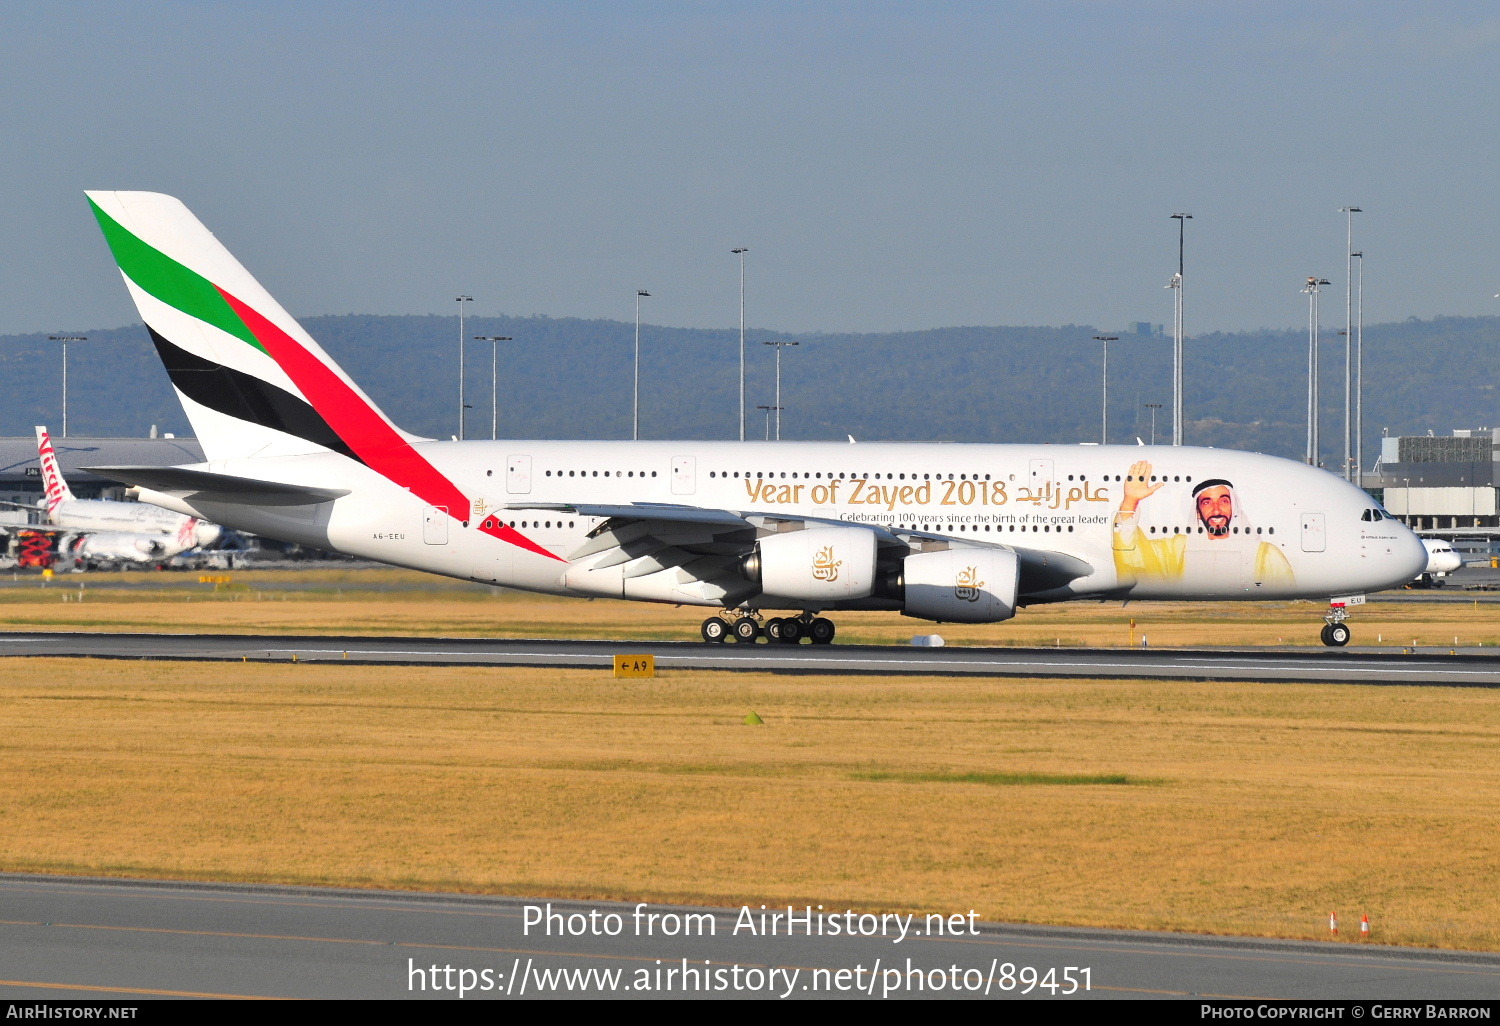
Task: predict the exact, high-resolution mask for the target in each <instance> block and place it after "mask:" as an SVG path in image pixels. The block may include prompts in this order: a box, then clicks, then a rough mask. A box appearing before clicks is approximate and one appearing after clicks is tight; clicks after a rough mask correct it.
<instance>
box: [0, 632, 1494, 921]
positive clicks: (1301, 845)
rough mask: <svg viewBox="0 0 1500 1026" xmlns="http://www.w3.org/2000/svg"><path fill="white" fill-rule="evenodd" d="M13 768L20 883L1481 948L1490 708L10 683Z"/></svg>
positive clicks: (8, 847)
mask: <svg viewBox="0 0 1500 1026" xmlns="http://www.w3.org/2000/svg"><path fill="white" fill-rule="evenodd" d="M752 709H753V710H755V711H757V712H759V713H760V715H761V716H762V717H764V719H765V721H766V723H765V725H764V726H760V727H750V726H745V725H743V724H742V722H741V721H742V719H743V718H744V716H745V715H746V713H747V712H749V711H750V710H752ZM0 747H3V753H0V790H3V793H4V794H5V796H6V797H5V801H4V802H3V803H0V867H3V868H4V869H7V870H18V871H40V872H62V873H104V874H126V875H141V876H167V877H181V878H194V879H202V878H212V879H231V880H278V881H286V882H294V883H353V884H359V885H369V886H396V887H416V888H434V889H462V890H468V891H492V892H504V893H512V894H527V895H553V896H572V897H586V898H630V899H642V900H653V901H690V902H703V903H710V904H729V905H733V904H738V903H741V902H749V903H756V904H758V903H760V902H765V903H767V904H772V905H774V904H785V903H788V902H790V903H795V904H799V905H800V904H803V903H807V902H812V903H818V902H821V903H823V904H825V905H828V906H830V907H835V908H843V907H847V906H853V907H860V908H872V909H907V910H926V911H945V912H946V911H966V910H967V909H969V908H971V907H972V908H975V909H977V910H978V911H979V912H980V913H981V914H982V915H983V916H984V917H985V918H989V919H1001V920H1023V921H1034V922H1051V923H1073V924H1089V925H1101V926H1123V927H1149V928H1165V929H1177V930H1195V931H1208V932H1224V933H1243V934H1256V935H1269V936H1282V937H1317V936H1323V935H1324V934H1325V923H1326V918H1327V915H1328V912H1329V911H1330V910H1333V909H1337V910H1338V911H1339V913H1340V914H1341V915H1343V916H1344V917H1346V920H1355V919H1357V918H1358V915H1359V913H1361V912H1368V913H1369V914H1370V916H1371V919H1372V920H1373V922H1374V924H1375V931H1376V937H1377V939H1379V940H1383V941H1389V942H1400V943H1412V944H1434V945H1444V946H1457V947H1470V948H1488V949H1494V948H1496V947H1500V851H1497V848H1500V830H1497V826H1500V823H1497V818H1500V759H1497V758H1496V756H1497V754H1500V693H1496V692H1493V691H1489V690H1460V689H1443V688H1430V689H1420V688H1395V687H1392V688H1365V687H1349V686H1321V685H1311V684H1308V685H1274V686H1265V685H1232V684H1212V685H1206V684H1201V683H1163V682H1111V683H1101V682H1089V681H1066V682H1039V681H995V680H972V679H944V678H900V679H878V680H868V679H866V680H857V679H848V678H835V677H786V676H773V675H757V674H710V673H694V672H674V673H671V674H668V675H666V676H663V677H661V678H658V679H655V680H648V681H616V680H614V679H613V678H612V677H610V676H609V675H608V674H607V673H605V672H600V671H583V670H547V671H541V670H532V669H512V670H492V669H473V668H426V669H422V668H383V667H340V666H317V665H304V666H298V667H295V668H293V667H288V666H275V667H273V666H260V665H254V664H251V665H238V664H211V665H210V664H205V665H196V664H177V663H173V664H152V663H114V662H88V661H77V662H75V661H65V660H13V661H8V662H5V663H0ZM1027 775H1042V779H1047V778H1048V777H1049V776H1050V777H1062V778H1067V777H1069V776H1072V775H1083V776H1093V775H1107V776H1123V777H1124V779H1125V783H1113V784H1101V783H1085V784H1064V783H1017V782H1014V781H1017V780H1023V781H1024V780H1026V779H1036V778H1035V777H1028V776H1027Z"/></svg>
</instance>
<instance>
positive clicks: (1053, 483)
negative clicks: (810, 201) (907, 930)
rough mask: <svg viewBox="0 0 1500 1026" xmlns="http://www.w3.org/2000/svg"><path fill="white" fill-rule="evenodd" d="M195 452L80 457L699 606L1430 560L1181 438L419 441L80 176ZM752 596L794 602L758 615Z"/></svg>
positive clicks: (389, 546) (1334, 571)
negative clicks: (1145, 443) (1069, 441)
mask: <svg viewBox="0 0 1500 1026" xmlns="http://www.w3.org/2000/svg"><path fill="white" fill-rule="evenodd" d="M88 196H89V199H90V201H91V203H92V204H93V207H94V213H95V216H96V217H97V218H98V221H99V224H100V226H101V227H102V229H103V231H104V236H105V239H106V240H107V241H108V243H109V246H110V249H111V250H112V251H113V252H114V256H115V259H116V261H117V262H118V263H119V265H120V270H121V272H122V273H123V275H124V278H125V286H126V288H127V289H129V291H130V294H131V297H132V298H133V299H134V300H135V303H136V306H137V307H138V308H139V310H140V313H141V317H142V319H143V320H144V321H145V323H146V326H147V329H148V330H149V331H150V333H151V337H152V339H153V340H154V341H155V343H156V348H157V352H158V353H159V354H160V356H161V359H162V362H163V363H164V364H165V365H166V368H167V373H168V374H169V375H170V377H171V379H172V383H173V385H174V386H175V387H176V389H177V393H178V396H179V398H180V399H181V401H182V405H183V408H184V410H186V412H187V415H188V418H189V419H190V420H191V422H192V424H193V428H194V430H195V431H196V432H197V435H198V440H199V442H200V444H201V445H202V446H203V450H204V453H205V455H206V456H207V457H208V460H207V462H206V463H202V464H196V465H192V466H184V467H167V468H161V467H97V468H91V469H92V470H93V471H94V472H95V473H98V474H101V475H103V476H106V477H110V478H112V479H114V480H118V481H122V482H124V483H126V484H130V485H133V486H135V487H137V488H138V489H139V490H140V495H141V498H142V499H143V500H144V501H148V502H152V503H155V504H157V505H159V506H164V507H166V508H168V509H173V510H178V511H180V512H182V513H183V514H185V515H187V516H192V517H198V518H203V519H207V520H212V521H214V522H216V523H221V524H225V525H227V526H230V527H233V528H236V529H239V530H243V531H247V532H251V533H254V534H259V535H265V536H269V537H273V538H281V539H285V540H288V541H295V542H300V543H302V544H306V545H312V546H316V547H318V548H323V549H329V550H334V551H338V552H344V553H348V554H350V555H354V556H359V557H362V558H365V559H373V560H378V561H381V562H385V563H390V564H394V565H397V566H404V567H411V568H414V569H418V570H426V571H431V572H433V573H438V574H444V575H447V576H450V577H457V578H464V579H470V580H476V581H483V582H486V583H492V584H501V585H505V586H507V587H512V588H522V589H528V590H531V591H538V592H546V593H550V594H560V595H578V596H608V597H611V598H626V599H638V600H642V601H647V602H668V603H674V604H687V605H698V606H704V607H707V608H709V609H715V610H720V611H721V612H718V613H717V614H716V615H712V616H709V617H708V618H707V619H706V620H704V621H703V626H702V634H703V638H704V639H705V640H707V641H723V640H726V639H727V638H728V637H730V636H733V637H735V638H737V639H738V640H740V641H747V642H753V641H755V640H757V639H758V638H760V637H765V638H767V639H768V640H774V641H780V642H796V641H798V640H800V639H801V638H802V637H809V638H810V639H811V640H812V641H813V642H814V643H827V642H829V641H832V640H833V636H834V632H835V628H834V624H833V622H832V621H831V620H829V619H827V618H825V617H823V616H822V615H820V614H822V613H824V612H827V611H831V610H844V609H867V610H868V609H873V610H889V611H892V612H899V613H902V614H904V615H907V616H913V617H918V618H921V619H926V620H934V621H942V622H950V623H992V622H997V621H1001V620H1006V619H1009V618H1010V617H1012V616H1014V615H1015V613H1016V610H1017V608H1018V607H1020V606H1025V605H1030V604H1034V603H1044V602H1061V601H1066V600H1069V599H1096V600H1098V599H1120V600H1123V599H1132V600H1134V599H1173V600H1205V601H1220V600H1224V599H1250V600H1255V599H1291V598H1311V599H1328V600H1330V606H1329V611H1328V613H1327V615H1326V616H1325V620H1326V621H1327V624H1326V626H1325V627H1324V629H1323V640H1324V642H1325V643H1327V644H1329V645H1343V644H1347V643H1348V640H1349V629H1348V627H1347V625H1346V624H1345V623H1344V622H1343V621H1344V619H1345V611H1346V607H1347V605H1350V604H1354V602H1356V601H1357V600H1358V598H1357V597H1358V596H1360V595H1362V594H1363V593H1364V592H1367V591H1375V590H1379V589H1383V588H1390V587H1395V586H1399V585H1401V584H1404V583H1406V582H1407V581H1409V580H1411V579H1412V578H1413V577H1415V576H1416V575H1417V574H1418V573H1419V572H1421V570H1422V568H1423V567H1424V566H1426V564H1427V553H1426V550H1425V549H1423V547H1422V543H1421V542H1420V541H1419V540H1418V539H1417V537H1416V536H1415V535H1414V534H1412V533H1411V532H1410V531H1408V530H1407V529H1406V528H1405V527H1404V526H1402V525H1401V524H1399V523H1397V522H1396V521H1395V520H1393V519H1391V517H1390V516H1389V514H1387V513H1385V511H1384V510H1382V509H1380V507H1379V505H1378V504H1377V503H1375V502H1374V501H1373V500H1372V499H1371V498H1370V497H1369V496H1368V495H1366V494H1365V493H1364V492H1362V491H1360V490H1358V489H1356V488H1354V487H1353V486H1352V485H1350V484H1348V483H1346V482H1345V481H1343V480H1341V479H1339V478H1337V477H1334V476H1333V475H1331V474H1328V473H1325V472H1323V471H1320V470H1317V469H1314V468H1311V467H1307V466H1304V465H1302V464H1299V463H1292V462H1289V461H1287V460H1282V459H1277V458H1274V457H1270V456H1262V455H1258V454H1252V453H1243V452H1230V451H1221V450H1215V449H1196V448H1184V447H1161V448H1157V447H1140V448H1128V447H1114V446H1086V447H1085V446H1079V447H1073V446H1054V445H1047V446H1023V445H930V444H916V443H911V444H906V443H903V444H865V443H861V444H856V445H849V444H842V443H822V442H795V443H794V442H781V443H755V442H655V441H653V442H617V441H599V442H546V441H521V440H505V441H463V442H459V441H449V442H444V441H434V440H432V439H426V438H420V437H417V436H414V435H411V434H408V433H406V432H404V431H402V430H401V429H400V428H398V427H396V426H395V424H393V423H392V422H391V421H390V419H389V418H387V417H386V416H385V414H383V413H381V412H380V410H379V409H377V408H376V406H375V404H374V403H373V402H371V401H370V399H369V397H368V396H366V395H365V394H364V393H363V392H362V391H360V389H359V387H358V386H357V385H355V384H354V382H353V381H352V380H351V379H350V378H349V377H348V375H346V374H345V373H344V372H343V371H342V370H341V369H340V368H339V367H338V365H337V364H335V363H334V362H333V360H331V359H330V358H329V357H328V354H326V353H325V352H323V350H322V349H321V348H319V346H318V345H317V343H316V342H314V341H313V340H312V338H311V337H310V336H309V335H308V334H307V333H306V332H305V331H303V330H302V328H301V327H300V326H299V325H298V324H297V322H296V321H294V320H293V319H292V318H291V317H290V316H289V315H288V314H287V313H286V311H285V310H283V309H282V308H281V307H280V306H279V305H278V304H277V303H276V301H275V300H274V299H272V298H271V296H270V295H269V294H268V293H267V292H266V291H265V290H264V289H263V288H262V287H261V286H260V285H259V284H258V283H257V282H256V281H255V279H254V278H252V277H251V276H250V274H249V273H248V272H247V271H246V270H245V269H244V268H243V267H241V266H240V264H239V263H238V262H237V261H236V260H235V259H234V257H233V256H231V255H230V254H229V252H228V250H226V249H225V248H224V247H223V246H222V245H221V244H220V243H219V242H218V240H216V239H215V238H214V236H213V235H212V234H211V233H210V232H209V231H208V230H207V229H206V228H205V227H204V226H203V225H202V224H201V223H199V221H198V220H197V218H195V217H194V216H193V215H192V214H191V213H190V212H189V211H188V209H187V208H186V207H185V206H184V205H183V204H182V203H181V202H180V201H178V200H176V199H174V198H172V197H170V196H162V195H158V194H155V193H143V192H90V193H89V194H88ZM766 611H786V612H790V613H792V614H793V615H791V616H783V617H772V618H770V619H764V618H763V614H764V613H765V612H766Z"/></svg>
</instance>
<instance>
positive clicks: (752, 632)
mask: <svg viewBox="0 0 1500 1026" xmlns="http://www.w3.org/2000/svg"><path fill="white" fill-rule="evenodd" d="M759 638H760V624H758V623H756V622H755V619H754V618H753V617H749V616H742V617H740V618H739V619H738V620H736V621H734V640H735V641H738V642H740V643H741V644H742V645H753V644H755V642H756V640H757V639H759Z"/></svg>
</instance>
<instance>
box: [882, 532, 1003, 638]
mask: <svg viewBox="0 0 1500 1026" xmlns="http://www.w3.org/2000/svg"><path fill="white" fill-rule="evenodd" d="M1020 572H1021V564H1020V561H1019V560H1018V559H1017V558H1016V554H1015V553H1014V552H1012V551H1010V550H1009V549H967V548H956V549H944V550H942V551H940V552H919V553H917V554H915V555H912V556H907V557H906V559H905V560H903V561H902V571H901V574H902V579H903V581H904V584H905V591H904V596H905V597H904V601H903V604H902V607H901V615H902V616H915V617H919V618H920V619H923V620H937V621H941V622H943V623H997V622H998V621H1000V620H1009V619H1010V618H1011V617H1013V616H1015V615H1016V585H1017V582H1018V580H1019V579H1020Z"/></svg>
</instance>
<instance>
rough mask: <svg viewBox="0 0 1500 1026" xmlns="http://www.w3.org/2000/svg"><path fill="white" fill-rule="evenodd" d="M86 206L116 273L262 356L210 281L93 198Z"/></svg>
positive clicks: (257, 341) (253, 340)
mask: <svg viewBox="0 0 1500 1026" xmlns="http://www.w3.org/2000/svg"><path fill="white" fill-rule="evenodd" d="M89 206H91V207H93V208H94V217H96V218H97V219H98V220H99V227H100V228H101V229H103V231H104V238H105V240H106V241H107V242H108V243H109V248H110V251H111V252H112V253H114V255H115V262H116V263H118V264H119V265H120V270H121V271H124V272H125V276H126V277H128V278H129V279H130V280H131V281H133V282H135V283H136V285H137V286H139V287H140V288H141V289H142V290H143V291H145V292H147V293H148V294H150V295H152V296H155V297H156V298H157V299H159V300H161V301H162V302H163V303H166V304H167V305H168V306H171V307H175V308H176V309H178V310H181V311H182V312H183V313H185V314H188V315H189V316H192V317H196V318H198V319H199V320H200V321H206V322H208V323H209V324H212V325H213V326H214V327H216V328H219V329H220V330H222V331H224V332H227V333H228V334H230V335H233V336H234V337H235V338H237V339H241V340H242V341H245V342H248V343H249V344H250V345H252V346H254V347H255V348H256V349H259V350H260V351H261V352H263V353H264V352H265V351H266V349H265V346H263V345H261V344H260V341H259V340H258V339H256V337H255V335H254V333H252V332H251V331H250V329H249V328H248V327H246V325H245V322H244V321H243V320H241V319H240V317H239V315H238V314H236V313H235V312H234V310H233V309H232V308H231V307H230V305H229V304H228V303H227V302H225V301H224V297H223V296H222V295H220V294H219V290H218V289H216V288H215V287H214V284H213V282H211V281H209V280H208V279H207V278H205V277H203V275H201V274H199V273H198V272H197V271H194V270H193V269H192V268H189V267H185V266H183V265H182V264H179V263H178V262H177V261H176V260H173V259H172V258H171V257H169V256H167V255H166V254H165V253H163V252H161V251H160V250H158V249H155V248H153V247H151V246H149V245H147V244H146V243H144V242H142V241H141V240H140V239H138V238H136V237H135V236H134V235H132V234H131V233H130V232H129V231H127V230H126V229H125V228H124V227H123V226H122V225H121V224H120V223H119V222H118V221H116V220H115V219H114V218H112V217H110V216H109V215H108V214H106V213H105V212H104V211H103V210H101V209H99V204H97V203H95V202H94V201H93V199H90V200H89ZM267 355H269V354H267Z"/></svg>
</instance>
